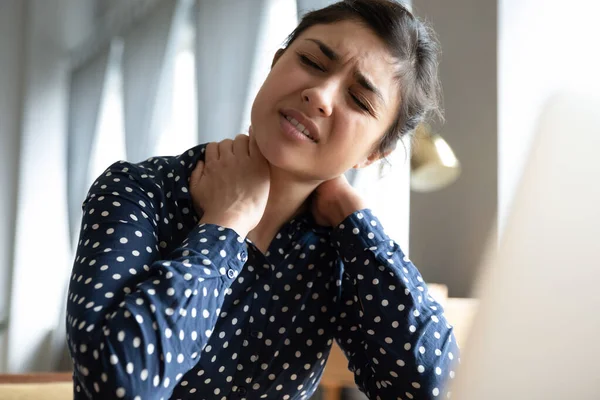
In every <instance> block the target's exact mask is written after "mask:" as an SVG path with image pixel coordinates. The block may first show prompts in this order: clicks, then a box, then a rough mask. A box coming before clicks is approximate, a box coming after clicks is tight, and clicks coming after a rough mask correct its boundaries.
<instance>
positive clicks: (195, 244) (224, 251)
mask: <svg viewBox="0 0 600 400" xmlns="http://www.w3.org/2000/svg"><path fill="white" fill-rule="evenodd" d="M182 247H183V248H185V249H190V250H192V251H195V252H197V253H200V254H201V255H202V256H204V257H209V258H210V259H212V260H214V261H216V263H215V266H216V267H217V268H218V269H219V272H220V274H221V275H222V276H223V277H224V278H225V279H227V278H229V279H235V278H236V277H237V276H238V274H239V273H240V271H241V270H242V268H243V267H244V264H245V263H246V261H247V260H248V248H247V245H246V240H245V239H244V238H242V237H241V236H240V235H238V234H237V232H236V231H234V230H233V229H230V228H226V227H223V226H219V225H214V224H200V225H198V226H196V227H195V228H194V229H192V231H191V232H190V233H189V234H188V236H187V238H186V239H185V240H184V241H183V243H182ZM218 261H222V263H218Z"/></svg>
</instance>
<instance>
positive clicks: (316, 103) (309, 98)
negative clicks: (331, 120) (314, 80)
mask: <svg viewBox="0 0 600 400" xmlns="http://www.w3.org/2000/svg"><path fill="white" fill-rule="evenodd" d="M330 86H332V85H329V86H315V87H311V88H308V89H305V90H304V91H302V102H303V103H304V104H305V106H307V110H308V111H309V113H310V114H312V115H311V116H317V115H318V116H321V117H329V116H330V115H331V113H332V111H333V98H334V88H333V87H330Z"/></svg>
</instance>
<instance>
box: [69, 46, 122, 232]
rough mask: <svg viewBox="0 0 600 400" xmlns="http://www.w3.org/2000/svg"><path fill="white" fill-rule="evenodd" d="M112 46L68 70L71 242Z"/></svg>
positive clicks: (76, 227)
mask: <svg viewBox="0 0 600 400" xmlns="http://www.w3.org/2000/svg"><path fill="white" fill-rule="evenodd" d="M111 48H112V47H109V48H107V49H105V50H103V51H102V52H100V53H99V54H98V55H97V56H96V57H94V58H92V59H91V60H90V61H89V62H87V63H85V64H84V65H82V66H80V67H78V68H77V69H76V70H74V71H72V73H71V85H70V96H69V117H68V133H67V135H68V136H67V143H68V144H67V146H68V148H67V181H68V185H67V192H68V193H67V195H68V196H67V199H68V203H69V225H70V229H69V232H70V234H71V240H70V241H71V243H73V241H74V239H75V236H76V235H77V233H78V229H79V225H80V220H81V203H82V202H83V200H84V197H85V194H86V190H87V187H86V186H87V184H88V169H89V163H88V160H89V154H90V153H91V151H92V143H93V142H94V136H95V134H96V127H97V124H98V115H99V112H100V102H101V100H102V93H103V89H104V84H105V82H106V75H107V69H108V65H109V60H110V59H111ZM112 53H114V52H112Z"/></svg>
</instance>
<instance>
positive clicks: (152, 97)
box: [122, 0, 192, 162]
mask: <svg viewBox="0 0 600 400" xmlns="http://www.w3.org/2000/svg"><path fill="white" fill-rule="evenodd" d="M191 5H192V2H191V1H190V0H177V1H163V2H160V3H159V4H158V6H157V7H156V8H155V9H154V10H153V11H152V12H151V13H150V15H148V16H147V18H145V19H144V20H143V21H140V23H138V24H137V25H136V26H134V27H133V28H132V29H131V30H130V31H129V32H127V33H126V35H125V37H124V50H123V64H122V68H123V108H124V116H125V142H126V150H127V160H128V161H131V162H139V161H142V160H143V159H145V158H148V157H150V156H152V155H154V154H153V151H154V150H155V148H156V144H157V142H158V138H159V134H160V132H162V131H163V127H164V125H165V124H166V123H167V119H168V116H169V113H170V105H171V99H172V97H171V96H172V87H171V83H172V80H173V79H172V76H173V69H174V59H175V51H176V49H177V47H176V45H177V41H178V39H179V38H180V35H181V34H182V32H183V31H182V29H183V23H184V21H185V18H186V12H188V10H189V8H190V7H191Z"/></svg>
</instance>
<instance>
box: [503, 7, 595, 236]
mask: <svg viewBox="0 0 600 400" xmlns="http://www.w3.org/2000/svg"><path fill="white" fill-rule="evenodd" d="M599 14H600V4H599V3H598V2H595V1H590V0H572V1H570V2H568V3H565V2H564V1H559V0H500V2H499V48H498V50H499V60H498V61H499V68H498V85H499V92H498V94H499V100H498V108H499V111H498V112H499V114H498V118H499V121H498V129H499V135H498V153H499V159H498V172H499V180H498V186H499V192H498V200H499V204H498V206H499V212H498V223H499V227H500V231H501V232H502V228H503V227H504V223H505V220H506V217H507V216H508V214H509V212H510V207H511V202H512V199H513V196H514V193H515V190H516V188H517V185H518V183H519V180H520V178H521V172H522V170H523V167H524V164H525V162H526V160H527V156H528V152H529V149H530V146H531V141H532V139H533V135H534V132H535V124H536V121H537V118H538V116H539V113H540V111H541V107H542V105H543V104H544V103H545V101H546V100H547V99H548V98H549V96H550V95H551V94H552V93H553V92H555V91H556V90H557V89H559V88H561V87H565V86H572V85H575V86H577V85H583V86H584V87H585V86H588V85H589V82H588V80H589V79H598V78H597V76H598V74H599V71H600V65H599V64H600V55H598V48H599V46H600V45H599V44H598V40H599V39H600V23H599V21H598V15H599ZM597 134H600V132H598V133H597ZM578 145H585V144H582V143H573V146H578ZM599 180H600V178H599ZM540 206H543V205H540Z"/></svg>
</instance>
